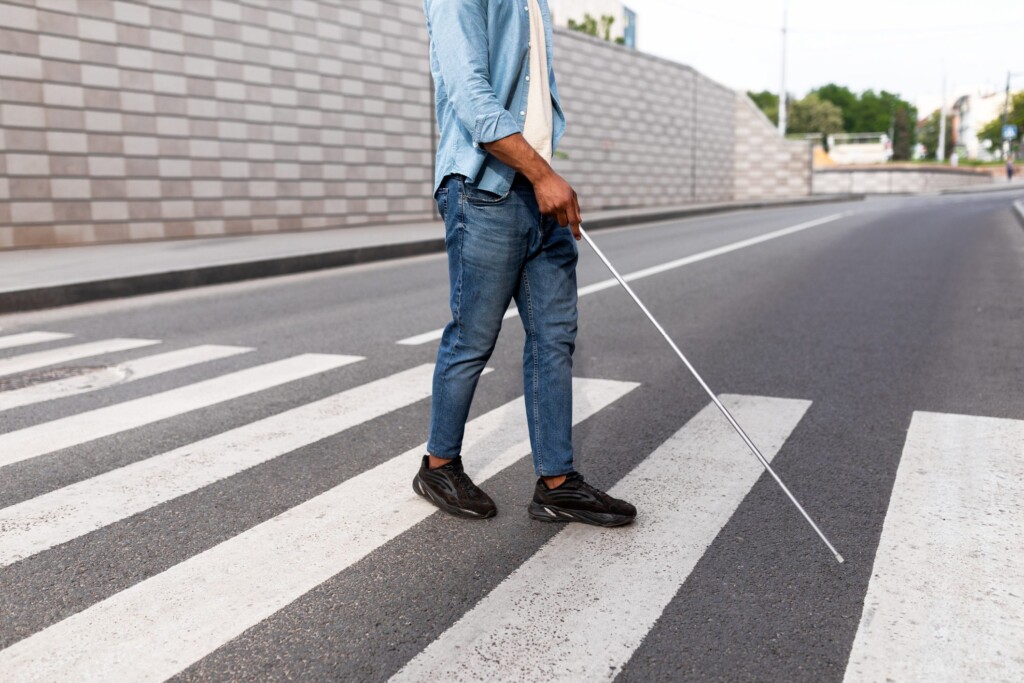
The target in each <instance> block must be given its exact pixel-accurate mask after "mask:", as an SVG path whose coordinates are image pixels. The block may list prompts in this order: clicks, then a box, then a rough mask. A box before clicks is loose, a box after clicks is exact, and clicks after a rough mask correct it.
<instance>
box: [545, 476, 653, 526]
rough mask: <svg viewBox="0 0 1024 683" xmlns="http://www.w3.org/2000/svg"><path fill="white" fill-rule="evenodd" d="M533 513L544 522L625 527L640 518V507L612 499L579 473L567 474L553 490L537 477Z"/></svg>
mask: <svg viewBox="0 0 1024 683" xmlns="http://www.w3.org/2000/svg"><path fill="white" fill-rule="evenodd" d="M528 509H529V511H530V516H531V517H533V518H534V519H539V520H540V521H542V522H583V523H584V524H593V525H595V526H622V525H623V524H629V523H630V522H632V521H633V519H635V518H636V508H635V507H633V506H632V505H630V504H629V503H627V502H626V501H624V500H619V499H618V498H612V497H611V496H609V495H608V494H607V493H605V492H604V491H599V490H597V489H595V488H594V487H593V486H591V485H590V484H588V483H587V482H585V481H583V476H582V475H580V474H579V473H578V472H572V473H571V474H568V475H566V477H565V483H564V484H562V485H561V486H559V487H558V488H557V489H549V488H548V487H547V485H546V484H545V483H544V480H543V479H538V480H537V486H536V488H535V489H534V491H533V502H532V503H530V507H529V508H528Z"/></svg>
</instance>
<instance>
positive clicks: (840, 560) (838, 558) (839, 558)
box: [836, 553, 846, 564]
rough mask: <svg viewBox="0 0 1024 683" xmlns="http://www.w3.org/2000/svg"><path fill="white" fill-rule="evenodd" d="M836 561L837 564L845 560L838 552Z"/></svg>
mask: <svg viewBox="0 0 1024 683" xmlns="http://www.w3.org/2000/svg"><path fill="white" fill-rule="evenodd" d="M836 561H837V562H839V564H842V563H844V562H846V560H844V559H843V556H842V555H840V554H839V553H836Z"/></svg>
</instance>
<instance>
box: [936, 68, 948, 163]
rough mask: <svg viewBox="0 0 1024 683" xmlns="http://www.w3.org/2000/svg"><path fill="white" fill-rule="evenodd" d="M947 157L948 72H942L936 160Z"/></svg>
mask: <svg viewBox="0 0 1024 683" xmlns="http://www.w3.org/2000/svg"><path fill="white" fill-rule="evenodd" d="M945 158H946V72H945V71H943V72H942V99H940V100H939V144H938V147H937V149H936V150H935V160H936V161H945Z"/></svg>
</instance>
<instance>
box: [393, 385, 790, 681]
mask: <svg viewBox="0 0 1024 683" xmlns="http://www.w3.org/2000/svg"><path fill="white" fill-rule="evenodd" d="M722 399H723V401H724V402H725V403H726V405H727V406H728V407H729V409H730V411H732V412H733V414H734V415H735V416H736V418H737V419H738V420H739V421H740V422H742V423H743V424H744V425H745V426H746V427H747V429H748V430H749V432H750V434H751V436H752V438H754V439H755V440H756V441H757V442H758V443H759V444H760V447H761V449H762V451H763V453H764V455H765V457H766V458H769V459H771V458H772V457H774V455H775V454H776V453H777V452H778V450H779V449H780V448H781V447H782V444H783V443H784V442H785V441H786V439H787V438H788V437H789V435H790V433H791V432H792V431H793V429H794V428H795V427H796V425H797V423H799V421H800V419H801V418H802V417H803V415H804V413H805V412H806V410H807V408H808V407H809V405H810V403H809V402H807V401H798V400H790V399H778V398H762V397H754V396H723V397H722ZM763 471H764V470H763V468H762V467H761V465H760V464H759V463H758V462H757V460H755V459H754V458H753V457H752V456H751V455H750V453H748V452H747V451H746V449H745V448H744V446H743V444H742V442H740V441H739V439H738V438H737V437H736V434H735V433H734V432H733V431H732V428H731V427H730V426H729V425H728V423H727V422H725V420H723V419H722V416H721V415H720V414H719V413H718V410H717V409H716V408H715V407H714V406H708V407H707V408H705V409H704V410H702V411H701V412H700V413H699V414H698V415H697V416H696V417H694V418H693V420H691V421H690V422H689V423H688V424H687V425H686V426H685V427H683V428H682V429H681V430H680V431H679V432H677V433H676V434H675V435H674V436H672V437H671V438H670V439H669V440H668V441H666V442H665V443H664V444H662V445H661V446H660V447H659V448H658V449H657V450H655V451H654V453H652V454H651V455H650V456H649V457H647V458H646V459H645V460H644V461H643V462H642V463H641V464H640V465H639V466H637V467H636V468H635V469H634V470H633V471H632V472H630V473H629V474H628V475H627V476H626V477H625V478H624V479H623V480H622V481H621V482H619V484H617V485H616V486H615V487H614V488H613V489H612V490H611V491H610V493H611V494H612V495H615V496H618V497H622V498H624V499H627V500H642V501H643V509H642V510H641V512H640V513H639V515H638V517H637V521H636V522H635V523H634V524H633V526H631V527H624V528H623V529H620V530H615V531H611V532H610V531H608V530H606V529H598V528H594V527H586V526H582V525H574V526H570V527H568V528H566V529H565V530H563V531H561V532H560V533H559V534H558V535H557V536H555V537H554V538H553V539H552V540H551V541H550V542H549V543H548V544H546V545H545V546H544V547H543V548H541V550H540V551H538V552H537V554H536V555H534V556H533V557H532V558H530V559H529V560H528V561H527V562H526V563H525V564H523V565H522V566H521V567H520V568H519V569H517V570H516V571H515V572H514V573H513V574H512V575H511V576H510V577H509V578H508V579H506V580H505V581H504V582H503V583H501V584H500V585H499V586H498V587H497V588H496V589H495V590H494V591H493V592H491V593H490V594H489V595H488V596H487V597H485V598H484V599H483V600H481V601H480V603H478V604H477V606H476V607H474V608H473V609H472V610H471V611H469V612H468V613H467V614H466V615H465V616H463V618H462V619H460V620H459V621H458V623H456V624H455V625H454V626H452V627H451V628H450V629H449V630H448V631H446V632H445V633H444V634H443V635H442V636H441V637H440V638H438V639H437V640H436V641H435V642H434V643H433V644H432V645H430V646H429V647H427V649H425V650H424V651H423V652H422V653H421V654H420V655H419V656H417V657H416V658H415V659H413V660H412V661H411V662H409V664H408V665H406V667H405V668H404V669H403V670H402V671H400V672H399V673H398V674H397V675H396V676H395V677H394V678H392V681H451V680H460V679H463V678H465V677H466V674H467V672H472V675H471V677H472V678H474V679H476V680H489V681H497V680H502V681H512V680H516V681H557V680H562V681H597V680H612V679H613V678H615V676H616V675H618V673H619V672H620V671H621V670H622V667H623V665H625V663H626V662H627V661H628V660H629V657H630V655H631V654H632V653H633V651H634V650H635V649H636V648H637V646H639V644H640V642H641V640H642V639H643V638H644V636H645V635H646V634H647V632H648V631H649V630H650V628H651V627H652V626H653V625H654V623H655V621H656V620H657V619H658V617H659V615H660V614H661V612H662V611H663V610H664V608H665V606H666V605H667V604H668V603H669V601H670V600H671V599H672V597H673V596H674V595H675V594H676V592H677V591H678V590H679V587H680V586H681V585H682V584H683V582H684V581H685V580H686V577H687V576H688V575H689V574H690V571H691V570H692V569H693V567H694V566H695V565H696V563H697V561H698V560H699V559H700V557H701V555H703V554H704V551H705V550H706V549H707V547H708V546H709V545H710V544H711V542H712V541H713V540H714V539H715V537H716V536H717V535H718V532H719V531H720V530H721V528H722V527H723V526H724V525H725V523H726V522H727V521H728V520H729V518H730V517H731V516H732V514H733V511H734V510H735V509H736V508H737V507H738V506H739V504H740V503H741V502H742V501H743V498H744V497H745V496H746V495H747V492H748V491H749V490H750V488H751V487H752V486H753V485H754V483H755V482H756V481H757V480H758V477H759V476H760V475H761V473H762V472H763ZM654 482H656V485H652V483H654ZM595 557H599V558H601V561H600V562H595V561H594V558H595ZM552 596H557V599H555V600H552V599H551V598H552ZM539 615H543V616H542V617H540V616H539Z"/></svg>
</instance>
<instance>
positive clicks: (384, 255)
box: [0, 195, 864, 313]
mask: <svg viewBox="0 0 1024 683" xmlns="http://www.w3.org/2000/svg"><path fill="white" fill-rule="evenodd" d="M863 198H864V195H820V196H812V197H799V198H793V199H782V200H761V201H744V202H724V203H716V204H688V205H684V206H672V207H657V208H652V209H627V210H620V211H603V212H598V213H596V214H590V215H588V216H587V220H586V222H585V226H586V228H587V230H599V229H601V228H609V227H616V226H623V225H632V224H637V223H649V222H653V221H661V220H670V219H674V218H686V217H689V216H699V215H706V214H712V213H722V212H726V211H738V210H743V209H758V208H770V207H778V206H794V205H802V204H820V203H826V202H836V201H850V200H859V199H863ZM443 250H444V230H443V228H442V226H441V224H440V223H438V222H424V223H408V224H402V225H378V226H367V227H362V228H335V229H329V230H316V231H309V232H287V233H267V234H250V235H240V236H238V237H210V238H191V239H182V240H161V241H150V242H131V243H126V244H98V245H89V246H79V247H53V248H46V249H23V250H10V251H0V313H9V312H13V311H26V310H33V309H39V308H51V307H54V306H65V305H69V304H75V303H82V302H86V301H95V300H98V299H109V298H115V297H124V296H133V295H137V294H149V293H152V292H160V291H167V290H173V289H183V288H186V287H199V286H203V285H210V284H217V283H222V282H234V281H238V280H248V279H253V278H262V277H270V276H274V275H285V274H288V273H298V272H302V271H309V270H319V269H323V268H336V267H339V266H347V265H353V264H356V263H369V262H371V261H381V260H386V259H395V258H402V257H406V256H417V255H420V254H428V253H435V252H440V251H443Z"/></svg>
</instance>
